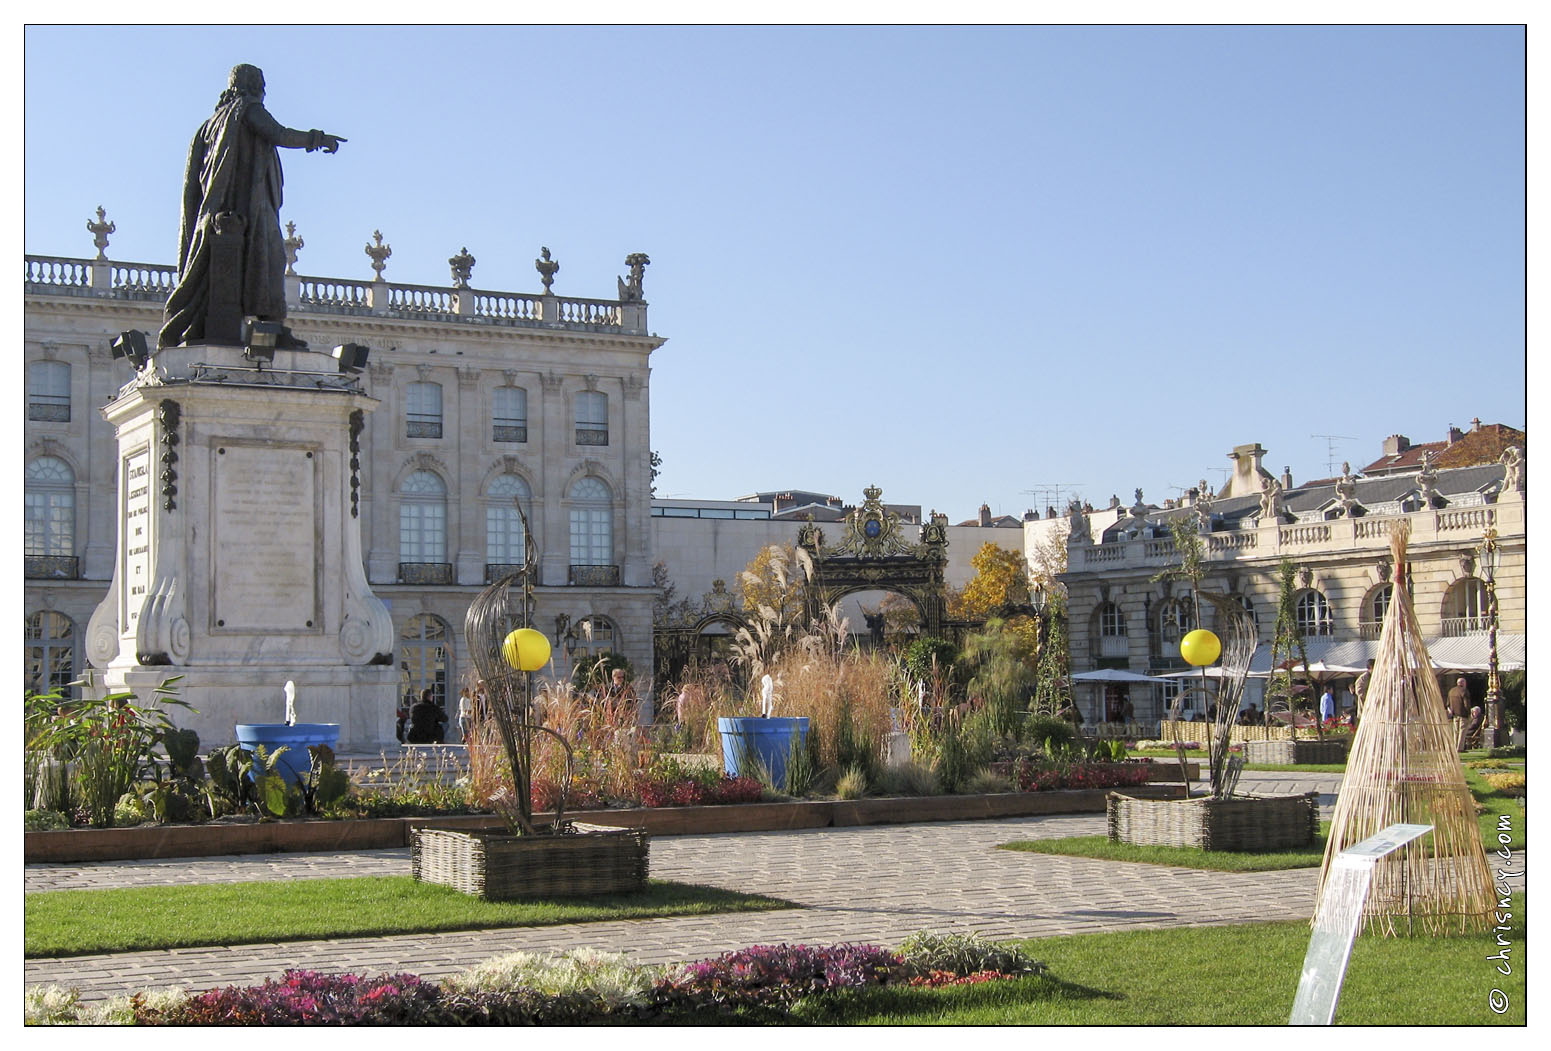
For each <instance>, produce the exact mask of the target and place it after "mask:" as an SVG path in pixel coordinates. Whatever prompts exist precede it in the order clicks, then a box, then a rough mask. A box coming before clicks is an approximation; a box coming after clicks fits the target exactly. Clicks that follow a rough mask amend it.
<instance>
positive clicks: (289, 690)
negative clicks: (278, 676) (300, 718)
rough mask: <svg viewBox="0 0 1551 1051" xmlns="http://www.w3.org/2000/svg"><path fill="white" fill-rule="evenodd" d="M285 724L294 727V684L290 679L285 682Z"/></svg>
mask: <svg viewBox="0 0 1551 1051" xmlns="http://www.w3.org/2000/svg"><path fill="white" fill-rule="evenodd" d="M285 724H286V725H287V726H295V725H296V683H294V682H292V681H291V680H290V679H287V680H286V681H285Z"/></svg>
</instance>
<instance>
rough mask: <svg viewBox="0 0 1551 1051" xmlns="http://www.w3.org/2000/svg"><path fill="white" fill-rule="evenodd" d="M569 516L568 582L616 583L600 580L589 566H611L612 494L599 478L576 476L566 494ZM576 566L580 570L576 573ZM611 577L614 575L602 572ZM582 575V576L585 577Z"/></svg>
mask: <svg viewBox="0 0 1551 1051" xmlns="http://www.w3.org/2000/svg"><path fill="white" fill-rule="evenodd" d="M568 496H569V500H570V516H571V567H572V568H571V578H572V583H578V584H579V583H584V582H585V583H618V581H617V580H612V579H611V580H609V581H607V582H605V581H603V580H602V579H601V577H600V574H599V573H597V572H590V573H589V572H586V571H585V568H586V567H589V566H606V567H608V568H609V569H610V570H613V569H614V568H615V565H614V494H613V492H612V491H610V489H609V487H608V484H607V483H606V482H604V481H603V479H601V478H594V477H592V476H591V475H588V476H586V477H584V478H578V479H577V480H576V484H574V485H572V486H571V492H570V493H569V494H568ZM578 569H582V570H584V571H583V572H581V573H578V572H577V571H578ZM603 575H605V576H610V577H612V576H614V575H615V574H603ZM582 578H586V579H585V580H584V579H582Z"/></svg>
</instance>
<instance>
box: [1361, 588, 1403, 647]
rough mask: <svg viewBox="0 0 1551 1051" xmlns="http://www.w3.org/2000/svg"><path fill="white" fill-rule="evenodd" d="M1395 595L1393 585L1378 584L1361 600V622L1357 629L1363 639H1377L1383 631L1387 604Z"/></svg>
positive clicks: (1387, 608) (1387, 610)
mask: <svg viewBox="0 0 1551 1051" xmlns="http://www.w3.org/2000/svg"><path fill="white" fill-rule="evenodd" d="M1394 595H1395V585H1393V584H1380V585H1379V586H1378V587H1376V588H1374V589H1373V590H1372V591H1370V592H1368V597H1367V598H1365V599H1363V612H1362V620H1361V621H1360V622H1359V623H1358V625H1357V628H1358V631H1359V633H1360V634H1361V636H1362V637H1363V638H1365V639H1370V640H1371V639H1377V638H1378V637H1379V635H1380V634H1381V633H1382V632H1383V631H1384V614H1386V613H1388V612H1389V602H1390V599H1392V598H1393V597H1394Z"/></svg>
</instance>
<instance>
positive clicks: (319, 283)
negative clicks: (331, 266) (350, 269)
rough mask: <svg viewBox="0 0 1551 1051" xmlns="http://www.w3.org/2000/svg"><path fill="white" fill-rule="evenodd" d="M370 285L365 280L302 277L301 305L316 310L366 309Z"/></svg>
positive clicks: (299, 302)
mask: <svg viewBox="0 0 1551 1051" xmlns="http://www.w3.org/2000/svg"><path fill="white" fill-rule="evenodd" d="M369 287H370V285H369V283H368V282H365V281H336V280H332V279H330V278H325V277H304V278H301V291H300V294H299V295H298V296H297V303H298V304H299V305H300V306H304V307H311V308H313V309H315V310H330V309H334V310H341V309H343V310H358V309H359V310H364V309H366V306H367V303H368V297H369V296H370V294H371V293H370V292H369V291H368V289H369Z"/></svg>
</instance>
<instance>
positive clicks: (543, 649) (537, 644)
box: [501, 628, 549, 671]
mask: <svg viewBox="0 0 1551 1051" xmlns="http://www.w3.org/2000/svg"><path fill="white" fill-rule="evenodd" d="M501 656H503V657H505V658H506V663H507V664H510V665H511V666H512V667H513V668H516V669H517V670H518V671H538V670H539V669H540V668H542V667H543V666H544V665H545V664H546V663H548V661H549V640H548V639H546V638H545V637H544V633H543V632H542V631H537V630H535V629H533V628H518V629H517V630H516V631H514V632H512V633H511V634H510V635H508V636H506V641H505V642H503V643H501Z"/></svg>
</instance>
